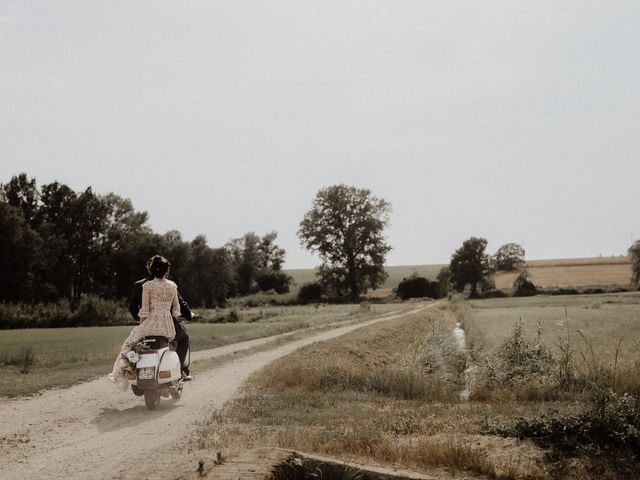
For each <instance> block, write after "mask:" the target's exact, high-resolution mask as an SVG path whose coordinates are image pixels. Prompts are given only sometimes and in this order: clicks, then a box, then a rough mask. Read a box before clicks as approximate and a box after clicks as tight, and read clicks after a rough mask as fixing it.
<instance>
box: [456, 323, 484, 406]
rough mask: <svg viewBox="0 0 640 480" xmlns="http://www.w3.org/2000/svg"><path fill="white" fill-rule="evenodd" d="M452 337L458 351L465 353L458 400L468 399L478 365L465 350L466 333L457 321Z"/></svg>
mask: <svg viewBox="0 0 640 480" xmlns="http://www.w3.org/2000/svg"><path fill="white" fill-rule="evenodd" d="M453 337H454V338H455V339H456V345H457V346H458V348H459V349H460V351H461V352H464V353H465V355H466V361H467V368H465V370H464V372H463V373H462V375H463V379H464V388H463V389H462V391H461V392H460V400H468V399H469V395H470V394H471V389H472V387H473V385H474V383H475V379H476V375H477V372H478V366H477V365H475V364H474V363H473V360H472V359H471V355H469V351H468V350H467V334H466V332H465V331H464V329H463V328H462V325H461V324H460V322H457V323H456V326H455V328H454V329H453Z"/></svg>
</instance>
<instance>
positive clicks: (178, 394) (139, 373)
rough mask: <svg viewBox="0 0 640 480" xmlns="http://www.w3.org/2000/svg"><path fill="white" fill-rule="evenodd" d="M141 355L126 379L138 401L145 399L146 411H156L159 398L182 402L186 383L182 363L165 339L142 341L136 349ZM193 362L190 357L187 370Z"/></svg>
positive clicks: (155, 338)
mask: <svg viewBox="0 0 640 480" xmlns="http://www.w3.org/2000/svg"><path fill="white" fill-rule="evenodd" d="M136 351H137V353H138V358H137V361H136V362H135V368H134V369H132V371H129V372H127V379H128V380H129V384H130V385H131V390H132V391H133V393H134V394H135V395H137V396H139V397H141V396H143V395H144V404H145V405H146V407H147V409H149V410H155V409H156V408H157V407H158V404H159V403H160V398H161V397H165V398H169V397H171V398H173V399H174V400H179V399H180V398H182V389H183V387H184V380H183V378H182V368H181V365H180V359H179V358H178V354H177V353H176V352H175V349H174V348H173V347H172V346H171V344H169V342H168V341H167V339H166V338H165V337H157V336H151V337H143V338H142V339H141V340H140V341H139V342H138V345H137V348H136ZM190 360H191V353H190V352H188V353H187V357H186V358H185V366H188V365H189V363H190Z"/></svg>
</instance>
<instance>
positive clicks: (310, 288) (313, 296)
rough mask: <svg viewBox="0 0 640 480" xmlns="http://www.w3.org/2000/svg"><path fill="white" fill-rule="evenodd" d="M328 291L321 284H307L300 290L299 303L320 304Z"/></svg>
mask: <svg viewBox="0 0 640 480" xmlns="http://www.w3.org/2000/svg"><path fill="white" fill-rule="evenodd" d="M325 295H326V291H325V288H324V286H323V285H322V284H321V283H320V282H310V283H305V284H304V285H302V286H301V287H300V290H298V303H300V304H302V305H306V304H308V303H320V302H322V300H323V299H324V298H325Z"/></svg>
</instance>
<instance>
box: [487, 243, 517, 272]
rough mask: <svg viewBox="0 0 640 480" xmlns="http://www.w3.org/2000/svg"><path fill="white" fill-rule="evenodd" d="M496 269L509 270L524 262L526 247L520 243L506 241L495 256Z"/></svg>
mask: <svg viewBox="0 0 640 480" xmlns="http://www.w3.org/2000/svg"><path fill="white" fill-rule="evenodd" d="M493 260H494V261H495V265H496V270H502V271H505V272H509V271H511V270H515V269H516V268H517V267H519V266H520V265H523V264H524V248H522V245H520V244H518V243H506V244H504V245H502V246H501V247H500V248H499V249H498V251H497V252H496V254H495V256H494V257H493Z"/></svg>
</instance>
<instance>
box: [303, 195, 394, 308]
mask: <svg viewBox="0 0 640 480" xmlns="http://www.w3.org/2000/svg"><path fill="white" fill-rule="evenodd" d="M390 211H391V205H390V204H389V202H387V201H386V200H383V199H380V198H377V197H375V196H374V195H373V194H372V193H371V191H370V190H368V189H365V188H356V187H354V186H347V185H333V186H330V187H327V188H324V189H322V190H320V191H319V192H318V193H317V194H316V196H315V198H314V200H313V204H312V207H311V209H310V210H309V211H308V212H307V213H306V214H305V216H304V218H303V220H302V221H301V222H300V228H299V230H298V236H299V238H300V241H301V243H302V245H303V246H304V247H306V248H307V249H308V250H311V251H313V252H317V253H318V254H319V256H320V260H321V262H322V263H321V265H320V267H319V269H318V274H319V276H320V279H321V282H322V283H323V284H324V285H325V286H326V287H327V288H328V289H329V290H330V291H331V292H332V293H333V294H334V295H337V296H347V295H348V296H349V297H350V298H351V299H352V300H357V299H358V298H359V296H360V294H361V293H364V292H366V291H367V290H368V289H369V288H377V287H378V286H380V285H381V284H382V283H383V282H384V280H385V279H386V277H387V274H386V272H385V270H384V262H385V257H386V254H387V253H388V252H389V250H391V247H390V246H389V245H388V244H387V242H386V240H385V238H384V229H385V227H386V226H387V225H388V223H389V214H390Z"/></svg>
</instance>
